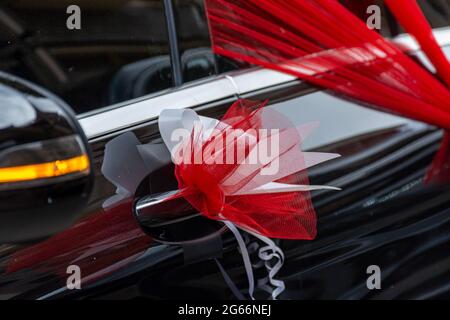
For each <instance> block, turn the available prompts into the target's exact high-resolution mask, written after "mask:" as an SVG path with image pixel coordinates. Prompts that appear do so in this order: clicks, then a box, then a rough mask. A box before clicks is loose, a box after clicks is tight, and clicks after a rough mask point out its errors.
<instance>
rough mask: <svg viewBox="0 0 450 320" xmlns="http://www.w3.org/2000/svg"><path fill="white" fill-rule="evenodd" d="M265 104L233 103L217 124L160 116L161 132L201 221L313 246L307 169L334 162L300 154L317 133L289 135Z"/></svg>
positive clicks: (176, 113) (189, 116) (172, 113)
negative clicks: (305, 142) (228, 224)
mask: <svg viewBox="0 0 450 320" xmlns="http://www.w3.org/2000/svg"><path fill="white" fill-rule="evenodd" d="M265 104H266V102H263V103H261V102H253V101H248V100H238V101H237V102H235V103H234V104H233V105H232V106H231V107H230V108H229V110H228V111H227V113H226V114H225V115H224V116H223V117H222V119H221V120H220V121H218V120H215V119H211V118H207V117H199V116H198V115H197V114H196V113H195V112H194V111H193V110H186V109H185V110H164V111H163V112H162V113H161V115H160V118H159V129H160V132H161V135H162V138H163V140H164V143H165V144H166V146H167V147H168V149H169V150H170V151H171V155H172V160H173V161H174V163H175V164H176V166H175V168H176V169H175V174H176V178H177V180H178V184H179V189H180V191H179V193H178V195H177V196H183V197H184V198H186V200H187V201H188V202H190V204H191V205H192V206H193V207H195V208H196V209H197V210H198V211H199V212H201V213H202V214H203V215H204V216H206V217H208V218H210V219H215V220H223V221H230V222H232V223H233V224H235V225H237V226H238V227H240V228H241V229H244V230H246V231H251V232H253V233H257V234H260V235H263V236H267V237H270V238H283V239H313V238H314V237H315V235H316V215H315V212H314V208H313V205H312V203H311V197H310V193H309V191H311V190H319V189H330V190H338V188H334V187H328V186H314V185H310V184H309V182H308V177H307V173H306V169H307V168H309V167H311V166H314V165H317V164H319V163H322V162H324V161H327V160H330V159H334V158H337V157H339V155H338V154H332V153H318V152H302V151H301V150H300V146H301V143H302V141H303V140H304V139H305V138H306V137H307V136H308V135H309V134H310V133H311V132H312V130H313V129H314V128H315V127H316V126H317V124H315V123H308V124H305V125H301V126H299V127H297V128H296V127H295V126H294V125H293V124H292V123H291V122H290V121H289V120H288V119H287V117H285V116H284V115H282V114H280V113H279V112H277V111H275V110H274V109H272V108H270V107H266V108H264V106H265Z"/></svg>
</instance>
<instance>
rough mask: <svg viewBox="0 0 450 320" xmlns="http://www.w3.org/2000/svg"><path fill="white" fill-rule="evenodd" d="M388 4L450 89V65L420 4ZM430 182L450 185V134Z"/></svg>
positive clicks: (395, 0) (398, 0)
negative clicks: (448, 183) (449, 182)
mask: <svg viewBox="0 0 450 320" xmlns="http://www.w3.org/2000/svg"><path fill="white" fill-rule="evenodd" d="M386 4H387V5H388V7H389V9H390V10H391V11H392V12H393V13H394V15H395V16H396V17H397V19H398V21H399V22H400V24H401V25H402V26H403V27H404V28H405V30H406V31H407V32H409V33H410V34H411V35H412V36H414V38H416V40H417V42H419V44H420V46H421V48H422V50H423V51H424V52H425V54H426V55H427V57H428V58H429V59H430V61H431V63H432V64H433V65H434V66H435V68H436V72H437V75H438V76H439V77H440V78H441V79H442V80H443V81H444V82H445V84H446V85H447V88H450V63H449V61H448V59H447V58H446V56H445V54H444V52H443V51H442V49H441V47H440V46H439V44H438V43H437V41H436V39H435V37H434V34H433V30H432V29H431V26H430V24H429V23H428V21H427V20H426V18H425V16H424V14H423V12H422V11H421V10H420V7H419V6H418V4H417V2H416V1H411V0H386ZM447 105H448V109H450V102H449V101H447ZM447 129H448V128H447ZM426 181H427V182H440V183H443V182H448V181H450V132H449V130H446V131H445V134H444V139H443V140H442V144H441V148H440V149H439V151H438V153H437V154H436V157H435V158H434V160H433V163H432V165H431V168H430V170H429V171H428V173H427V176H426Z"/></svg>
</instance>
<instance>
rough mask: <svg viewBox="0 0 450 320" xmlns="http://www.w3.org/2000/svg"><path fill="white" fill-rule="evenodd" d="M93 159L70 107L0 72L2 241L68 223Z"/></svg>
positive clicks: (29, 237) (41, 234)
mask: <svg viewBox="0 0 450 320" xmlns="http://www.w3.org/2000/svg"><path fill="white" fill-rule="evenodd" d="M91 163H92V160H91V155H90V151H89V147H88V143H87V139H86V137H85V135H84V133H83V130H82V129H81V127H80V125H79V123H78V121H77V120H76V117H75V115H74V113H73V112H72V110H71V109H70V108H69V106H67V104H65V103H64V102H63V101H62V100H60V99H59V98H57V97H56V96H54V95H53V94H51V93H49V92H47V91H46V90H44V89H42V88H40V87H38V86H36V85H34V84H32V83H30V82H28V81H25V80H22V79H19V78H17V77H14V76H11V75H9V74H5V73H3V72H0V244H2V243H18V242H28V241H34V240H39V239H42V238H45V237H48V236H51V235H53V234H55V233H57V232H59V231H62V230H63V229H65V228H67V227H68V226H70V225H71V224H72V223H73V222H74V221H75V220H76V218H77V217H78V215H79V214H80V212H81V209H82V208H83V206H84V205H85V204H86V202H87V200H88V197H89V195H90V192H91V189H92V188H91V187H92V182H93V172H92V165H91Z"/></svg>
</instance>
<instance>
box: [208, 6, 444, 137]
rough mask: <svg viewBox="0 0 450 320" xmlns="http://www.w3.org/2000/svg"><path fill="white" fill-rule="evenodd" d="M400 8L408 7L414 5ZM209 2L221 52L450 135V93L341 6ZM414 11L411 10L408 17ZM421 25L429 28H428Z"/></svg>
mask: <svg viewBox="0 0 450 320" xmlns="http://www.w3.org/2000/svg"><path fill="white" fill-rule="evenodd" d="M390 2H391V3H397V1H396V0H393V1H390ZM399 2H401V3H402V5H403V6H410V5H411V4H412V3H415V1H413V0H408V1H399ZM206 4H207V14H208V20H209V24H210V29H211V34H212V42H213V49H214V51H215V52H216V53H218V54H221V55H224V56H228V57H230V58H234V59H238V60H243V61H246V62H249V63H252V64H256V65H260V66H263V67H267V68H271V69H274V70H278V71H282V72H285V73H289V74H292V75H295V76H297V77H299V78H301V79H303V80H306V81H308V82H310V83H312V84H315V85H318V86H320V87H323V88H326V89H330V90H331V91H332V92H334V93H336V94H341V95H343V96H345V97H347V98H352V99H356V100H358V101H360V102H362V103H365V104H367V105H368V106H371V107H375V108H378V109H381V110H384V111H388V112H392V113H395V114H399V115H402V116H406V117H409V118H412V119H416V120H419V121H424V122H428V123H430V124H433V125H436V126H439V127H442V128H445V129H450V106H449V103H450V92H449V90H448V89H447V88H446V87H445V86H444V85H443V84H442V83H441V82H440V81H439V80H438V79H436V78H435V77H434V76H433V75H432V74H431V73H429V72H428V71H427V70H425V69H424V68H423V67H422V66H420V65H419V64H418V63H416V62H415V61H413V60H412V59H411V58H410V57H409V56H407V55H406V54H405V53H404V52H402V51H401V50H400V49H399V48H398V47H397V46H396V45H394V44H392V43H391V42H390V41H389V40H387V39H385V38H383V37H382V36H381V35H379V34H378V33H377V32H375V31H373V30H370V29H369V28H368V27H367V26H366V24H365V23H364V22H362V21H361V20H360V19H359V18H358V17H356V16H355V15H354V14H352V13H351V12H350V11H349V10H348V9H347V8H346V7H344V6H343V5H341V4H340V3H339V1H337V0H278V1H272V0H206ZM401 10H402V7H399V11H401ZM414 11H416V10H412V11H411V10H409V11H405V14H404V16H406V15H407V14H408V13H411V12H414ZM419 11H420V9H419ZM405 19H406V18H405ZM409 19H411V20H414V21H416V20H415V19H414V18H413V17H411V16H410V17H409ZM420 26H421V27H424V25H423V23H421V24H420ZM418 29H420V28H418ZM429 31H430V30H425V31H424V30H422V31H421V32H422V33H424V32H425V33H427V32H428V34H429ZM422 33H420V35H419V33H417V36H418V38H419V39H420V38H424V39H425V38H426V37H427V35H426V34H425V35H422ZM427 41H428V43H429V46H430V47H433V49H432V50H430V52H432V54H429V56H432V57H435V59H433V60H436V61H437V63H436V66H437V68H438V69H440V70H441V69H445V68H444V67H442V65H444V64H445V63H444V61H443V60H442V57H441V58H439V51H440V49H439V48H436V46H435V45H433V42H432V41H430V39H429V36H428V38H427ZM424 49H425V48H424ZM436 57H437V58H436ZM440 74H441V77H442V78H443V79H445V78H446V77H447V76H446V75H445V74H444V73H441V72H440ZM312 107H313V106H312Z"/></svg>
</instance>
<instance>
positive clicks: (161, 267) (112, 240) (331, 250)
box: [0, 82, 450, 299]
mask: <svg viewBox="0 0 450 320" xmlns="http://www.w3.org/2000/svg"><path fill="white" fill-rule="evenodd" d="M315 91H316V89H315V88H311V87H308V86H305V85H304V84H299V83H298V82H293V83H289V84H288V85H284V86H282V87H276V88H269V89H267V90H264V91H261V92H257V93H252V94H250V95H246V96H243V97H244V98H251V99H265V98H269V99H270V103H271V104H283V103H286V102H288V101H291V100H293V99H301V98H302V97H304V96H306V95H309V94H311V93H313V92H315ZM236 98H238V96H237V95H236V96H229V97H226V98H224V99H221V100H219V101H211V102H210V103H207V104H204V105H197V106H195V109H196V110H197V111H198V112H199V113H201V114H203V115H207V116H211V117H216V118H217V117H220V116H221V115H222V114H223V113H224V112H225V110H226V108H227V107H228V106H229V105H231V103H232V102H233V101H235V99H236ZM127 131H128V132H133V133H134V134H135V135H136V137H137V138H138V139H139V141H140V143H161V139H160V136H159V133H158V128H157V123H156V121H153V120H152V121H148V122H145V123H142V124H140V125H139V126H135V127H130V128H125V129H123V128H118V130H117V132H112V133H108V134H107V135H104V136H101V137H96V138H95V139H92V140H91V141H90V147H91V150H92V153H93V166H94V172H95V185H94V190H93V195H92V197H91V199H90V201H89V204H88V205H87V206H86V208H85V212H84V213H83V216H84V219H82V220H81V221H79V222H78V223H77V224H76V225H74V226H72V227H71V228H69V229H68V230H66V231H64V232H62V233H60V234H57V235H55V236H54V237H51V238H49V239H47V240H45V241H42V242H39V243H34V244H28V245H15V246H8V245H3V246H0V299H57V298H73V299H108V298H111V299H133V298H148V299H231V298H234V296H233V295H232V293H231V291H230V290H229V289H228V287H227V285H226V283H225V281H224V280H223V278H222V275H221V273H220V272H219V270H218V268H217V265H216V263H215V262H214V260H212V259H206V260H203V261H196V262H188V263H186V262H185V257H184V253H183V248H182V247H180V246H176V245H166V244H161V243H159V242H156V241H154V239H152V238H151V237H150V236H149V235H147V234H146V233H144V232H143V231H142V230H141V228H140V226H139V225H138V224H137V222H136V221H135V219H134V217H133V212H132V205H133V203H134V201H135V198H136V197H140V196H144V195H146V194H148V193H150V192H151V193H155V192H161V191H166V190H171V188H173V186H174V179H173V175H172V174H171V172H170V171H165V170H161V171H158V172H153V173H151V174H150V175H149V176H148V177H146V178H144V177H143V179H142V183H141V184H140V186H139V188H137V190H136V193H135V194H134V195H133V196H132V197H130V198H129V199H123V200H122V201H120V202H118V203H115V204H114V205H112V206H110V207H104V203H105V201H106V200H108V199H110V198H111V197H113V196H115V195H116V188H115V186H114V185H113V184H112V183H111V182H110V181H109V180H108V179H107V178H106V177H105V176H104V175H103V174H102V170H101V167H102V164H103V162H104V156H105V155H104V150H105V145H106V144H107V143H108V142H109V141H111V140H112V139H114V138H116V137H117V136H119V135H120V134H122V133H123V132H127ZM440 139H441V133H440V132H439V131H436V130H435V128H430V127H427V126H409V125H405V126H399V127H396V128H391V129H386V130H381V131H377V132H372V133H370V134H365V135H360V136H355V137H352V138H350V139H347V140H343V141H340V142H339V143H333V144H330V145H328V146H324V147H321V148H320V151H327V152H339V153H341V154H342V155H343V157H342V158H341V159H339V160H335V161H333V162H330V163H326V164H323V165H321V166H318V167H317V168H313V169H312V170H311V171H310V172H309V175H310V178H311V183H315V184H330V185H335V186H339V187H341V188H342V189H343V190H342V191H340V192H337V193H319V192H315V193H314V194H313V201H314V204H315V207H316V210H317V214H318V218H319V220H318V237H317V238H316V239H315V240H313V241H309V242H308V241H281V242H280V245H281V246H282V248H283V249H284V252H285V254H286V262H285V265H284V267H283V269H282V270H281V272H280V278H281V279H282V280H284V281H285V283H286V287H287V290H286V291H285V293H284V294H283V295H282V297H281V298H285V299H336V298H337V299H360V298H368V299H385V298H409V299H415V298H448V296H449V293H450V291H449V287H448V283H449V282H448V280H449V279H448V278H449V275H450V274H449V271H450V268H449V267H450V264H449V261H448V257H447V254H446V252H447V247H448V244H449V242H450V232H449V231H450V230H449V229H450V223H449V218H450V211H449V207H450V206H449V205H450V203H449V202H450V190H449V189H448V188H446V187H440V188H438V187H433V186H428V185H426V184H424V182H423V177H424V175H425V173H426V170H427V168H428V166H429V164H430V162H431V161H432V159H433V156H434V154H435V152H436V150H437V148H438V147H439V143H440ZM223 244H224V251H223V254H222V258H221V259H220V261H221V262H222V264H223V266H224V267H225V268H226V270H227V271H228V272H229V274H230V276H231V277H232V279H233V280H234V281H235V282H236V284H237V285H238V287H239V288H241V289H242V290H245V288H246V285H247V282H246V281H247V280H246V275H245V271H244V268H243V263H242V258H241V256H240V254H239V252H238V251H237V249H236V243H235V240H234V239H233V237H232V236H231V235H230V234H229V233H227V234H225V235H224V236H223ZM72 264H75V265H78V266H80V267H81V270H82V280H83V281H82V290H68V289H67V288H66V280H67V277H68V274H67V267H68V266H69V265H72ZM370 265H378V266H379V267H380V268H381V270H382V273H381V275H382V282H381V285H382V288H381V290H373V291H372V290H369V289H368V288H367V286H366V280H367V278H368V276H369V275H368V274H367V272H366V271H367V267H368V266H370ZM256 274H257V276H262V275H264V271H263V270H257V271H256ZM256 296H257V297H261V298H263V297H266V296H264V294H263V293H261V292H258V293H257V295H256Z"/></svg>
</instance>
